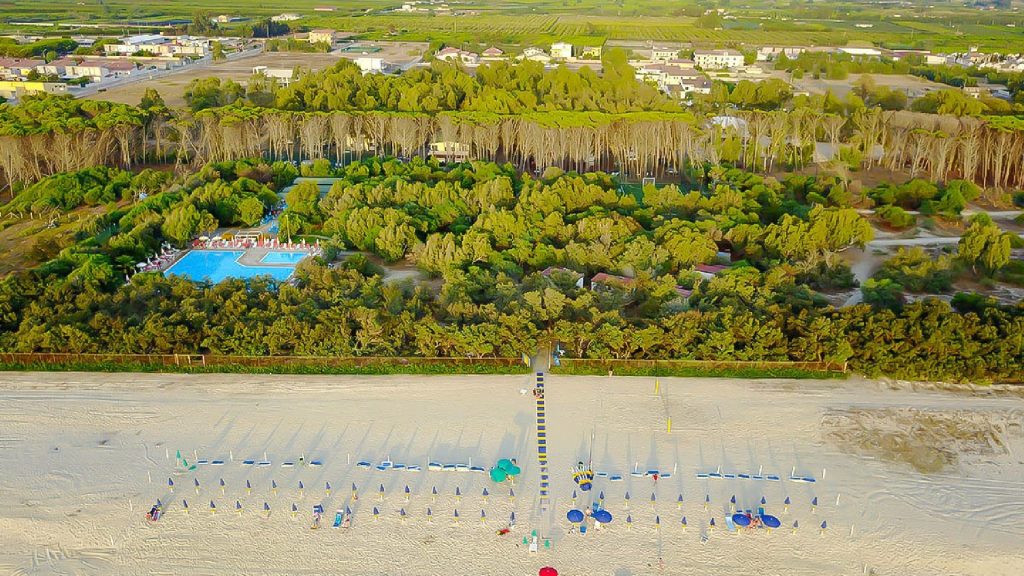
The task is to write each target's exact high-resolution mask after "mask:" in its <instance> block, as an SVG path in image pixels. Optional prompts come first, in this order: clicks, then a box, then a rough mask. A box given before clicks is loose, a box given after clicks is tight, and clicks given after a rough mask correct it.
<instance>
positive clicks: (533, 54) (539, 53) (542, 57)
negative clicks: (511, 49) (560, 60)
mask: <svg viewBox="0 0 1024 576" xmlns="http://www.w3.org/2000/svg"><path fill="white" fill-rule="evenodd" d="M519 60H532V61H534V62H543V63H545V64H547V63H548V62H551V56H548V55H547V53H545V52H544V51H543V50H541V49H540V48H534V47H533V46H531V47H529V48H527V49H526V50H523V53H522V54H521V55H520V56H519Z"/></svg>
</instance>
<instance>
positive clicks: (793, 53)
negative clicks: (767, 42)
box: [757, 46, 807, 62]
mask: <svg viewBox="0 0 1024 576" xmlns="http://www.w3.org/2000/svg"><path fill="white" fill-rule="evenodd" d="M806 51H807V48H804V47H803V46H762V47H760V48H758V49H757V60H758V62H767V61H769V60H775V59H776V58H778V57H779V56H781V55H782V54H785V55H786V58H790V59H793V58H797V57H798V56H800V55H801V54H803V53H804V52H806Z"/></svg>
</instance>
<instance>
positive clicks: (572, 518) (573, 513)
mask: <svg viewBox="0 0 1024 576" xmlns="http://www.w3.org/2000/svg"><path fill="white" fill-rule="evenodd" d="M565 517H566V518H568V519H569V522H572V523H574V524H576V523H579V522H583V512H582V511H580V510H569V512H568V513H566V515H565Z"/></svg>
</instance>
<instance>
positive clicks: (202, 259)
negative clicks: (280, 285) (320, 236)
mask: <svg viewBox="0 0 1024 576" xmlns="http://www.w3.org/2000/svg"><path fill="white" fill-rule="evenodd" d="M244 253H245V252H244V251H243V250H192V251H191V252H189V253H188V254H185V255H184V256H183V257H182V258H181V260H178V261H177V262H175V263H174V265H173V266H171V267H170V268H168V269H167V270H166V271H165V272H164V275H165V276H170V275H172V274H177V275H179V276H185V277H186V278H189V279H191V280H195V281H196V282H201V281H203V280H209V281H210V282H213V283H214V284H216V283H218V282H221V281H222V280H225V279H227V278H243V279H247V278H252V277H254V276H272V277H273V278H275V279H277V280H287V279H288V278H290V277H291V275H292V273H294V272H295V266H245V265H242V264H239V263H238V259H239V258H241V256H242V254H244Z"/></svg>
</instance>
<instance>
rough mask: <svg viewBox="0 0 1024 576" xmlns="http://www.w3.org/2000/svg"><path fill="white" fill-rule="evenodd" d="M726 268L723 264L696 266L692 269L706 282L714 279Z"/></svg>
mask: <svg viewBox="0 0 1024 576" xmlns="http://www.w3.org/2000/svg"><path fill="white" fill-rule="evenodd" d="M726 268H728V266H725V265H723V264H698V265H696V266H694V267H693V269H694V271H696V272H697V274H700V275H701V276H703V277H704V278H705V279H707V280H710V279H712V278H714V277H715V276H717V275H718V274H720V273H721V272H722V270H725V269H726Z"/></svg>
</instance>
